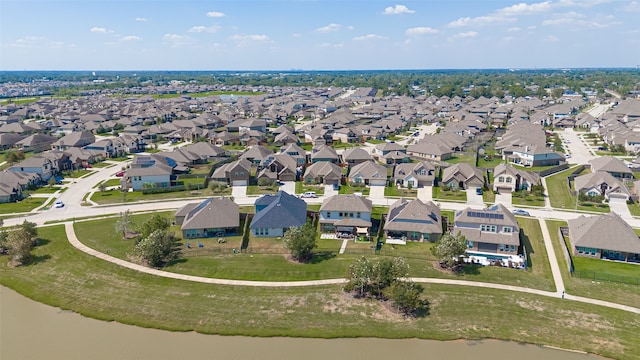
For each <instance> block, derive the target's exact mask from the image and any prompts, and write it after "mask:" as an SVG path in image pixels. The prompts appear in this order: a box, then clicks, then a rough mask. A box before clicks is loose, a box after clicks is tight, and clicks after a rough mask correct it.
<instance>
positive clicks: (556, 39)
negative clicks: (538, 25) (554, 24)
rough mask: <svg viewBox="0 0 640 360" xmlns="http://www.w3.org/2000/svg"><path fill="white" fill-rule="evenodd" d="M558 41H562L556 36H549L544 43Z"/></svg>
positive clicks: (543, 40)
mask: <svg viewBox="0 0 640 360" xmlns="http://www.w3.org/2000/svg"><path fill="white" fill-rule="evenodd" d="M558 41H560V39H559V38H558V37H557V36H554V35H549V36H547V37H546V38H544V39H542V42H547V43H552V42H558Z"/></svg>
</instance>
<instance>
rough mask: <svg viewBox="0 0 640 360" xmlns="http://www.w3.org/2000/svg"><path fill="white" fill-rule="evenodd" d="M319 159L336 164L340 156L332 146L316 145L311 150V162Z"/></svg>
mask: <svg viewBox="0 0 640 360" xmlns="http://www.w3.org/2000/svg"><path fill="white" fill-rule="evenodd" d="M319 161H328V162H332V163H334V164H338V163H339V162H340V157H339V156H338V153H337V152H336V150H335V149H334V148H332V147H329V146H326V145H320V146H318V147H314V148H313V149H312V151H311V162H312V163H316V162H319Z"/></svg>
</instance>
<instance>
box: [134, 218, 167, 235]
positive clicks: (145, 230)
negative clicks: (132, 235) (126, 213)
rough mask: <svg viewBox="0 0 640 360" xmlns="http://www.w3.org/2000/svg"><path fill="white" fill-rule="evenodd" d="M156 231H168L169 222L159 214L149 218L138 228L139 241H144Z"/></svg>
mask: <svg viewBox="0 0 640 360" xmlns="http://www.w3.org/2000/svg"><path fill="white" fill-rule="evenodd" d="M156 230H169V221H168V220H167V219H166V218H163V217H162V216H160V215H159V214H155V215H153V216H152V217H150V218H149V219H148V220H147V221H145V222H143V223H142V224H141V225H140V226H139V228H138V233H140V236H139V239H144V238H146V237H148V236H149V235H151V233H153V232H154V231H156Z"/></svg>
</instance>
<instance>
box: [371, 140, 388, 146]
mask: <svg viewBox="0 0 640 360" xmlns="http://www.w3.org/2000/svg"><path fill="white" fill-rule="evenodd" d="M366 142H368V143H369V144H373V145H377V144H383V143H385V142H386V141H384V140H376V139H369V140H367V141H366Z"/></svg>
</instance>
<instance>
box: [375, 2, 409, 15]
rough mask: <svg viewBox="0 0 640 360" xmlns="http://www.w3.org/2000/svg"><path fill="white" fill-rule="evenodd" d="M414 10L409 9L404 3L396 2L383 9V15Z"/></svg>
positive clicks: (407, 12) (406, 12)
mask: <svg viewBox="0 0 640 360" xmlns="http://www.w3.org/2000/svg"><path fill="white" fill-rule="evenodd" d="M413 13H415V10H410V9H409V8H408V7H406V6H405V5H399V4H396V6H389V7H387V8H385V9H384V12H383V14H384V15H399V14H413Z"/></svg>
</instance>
